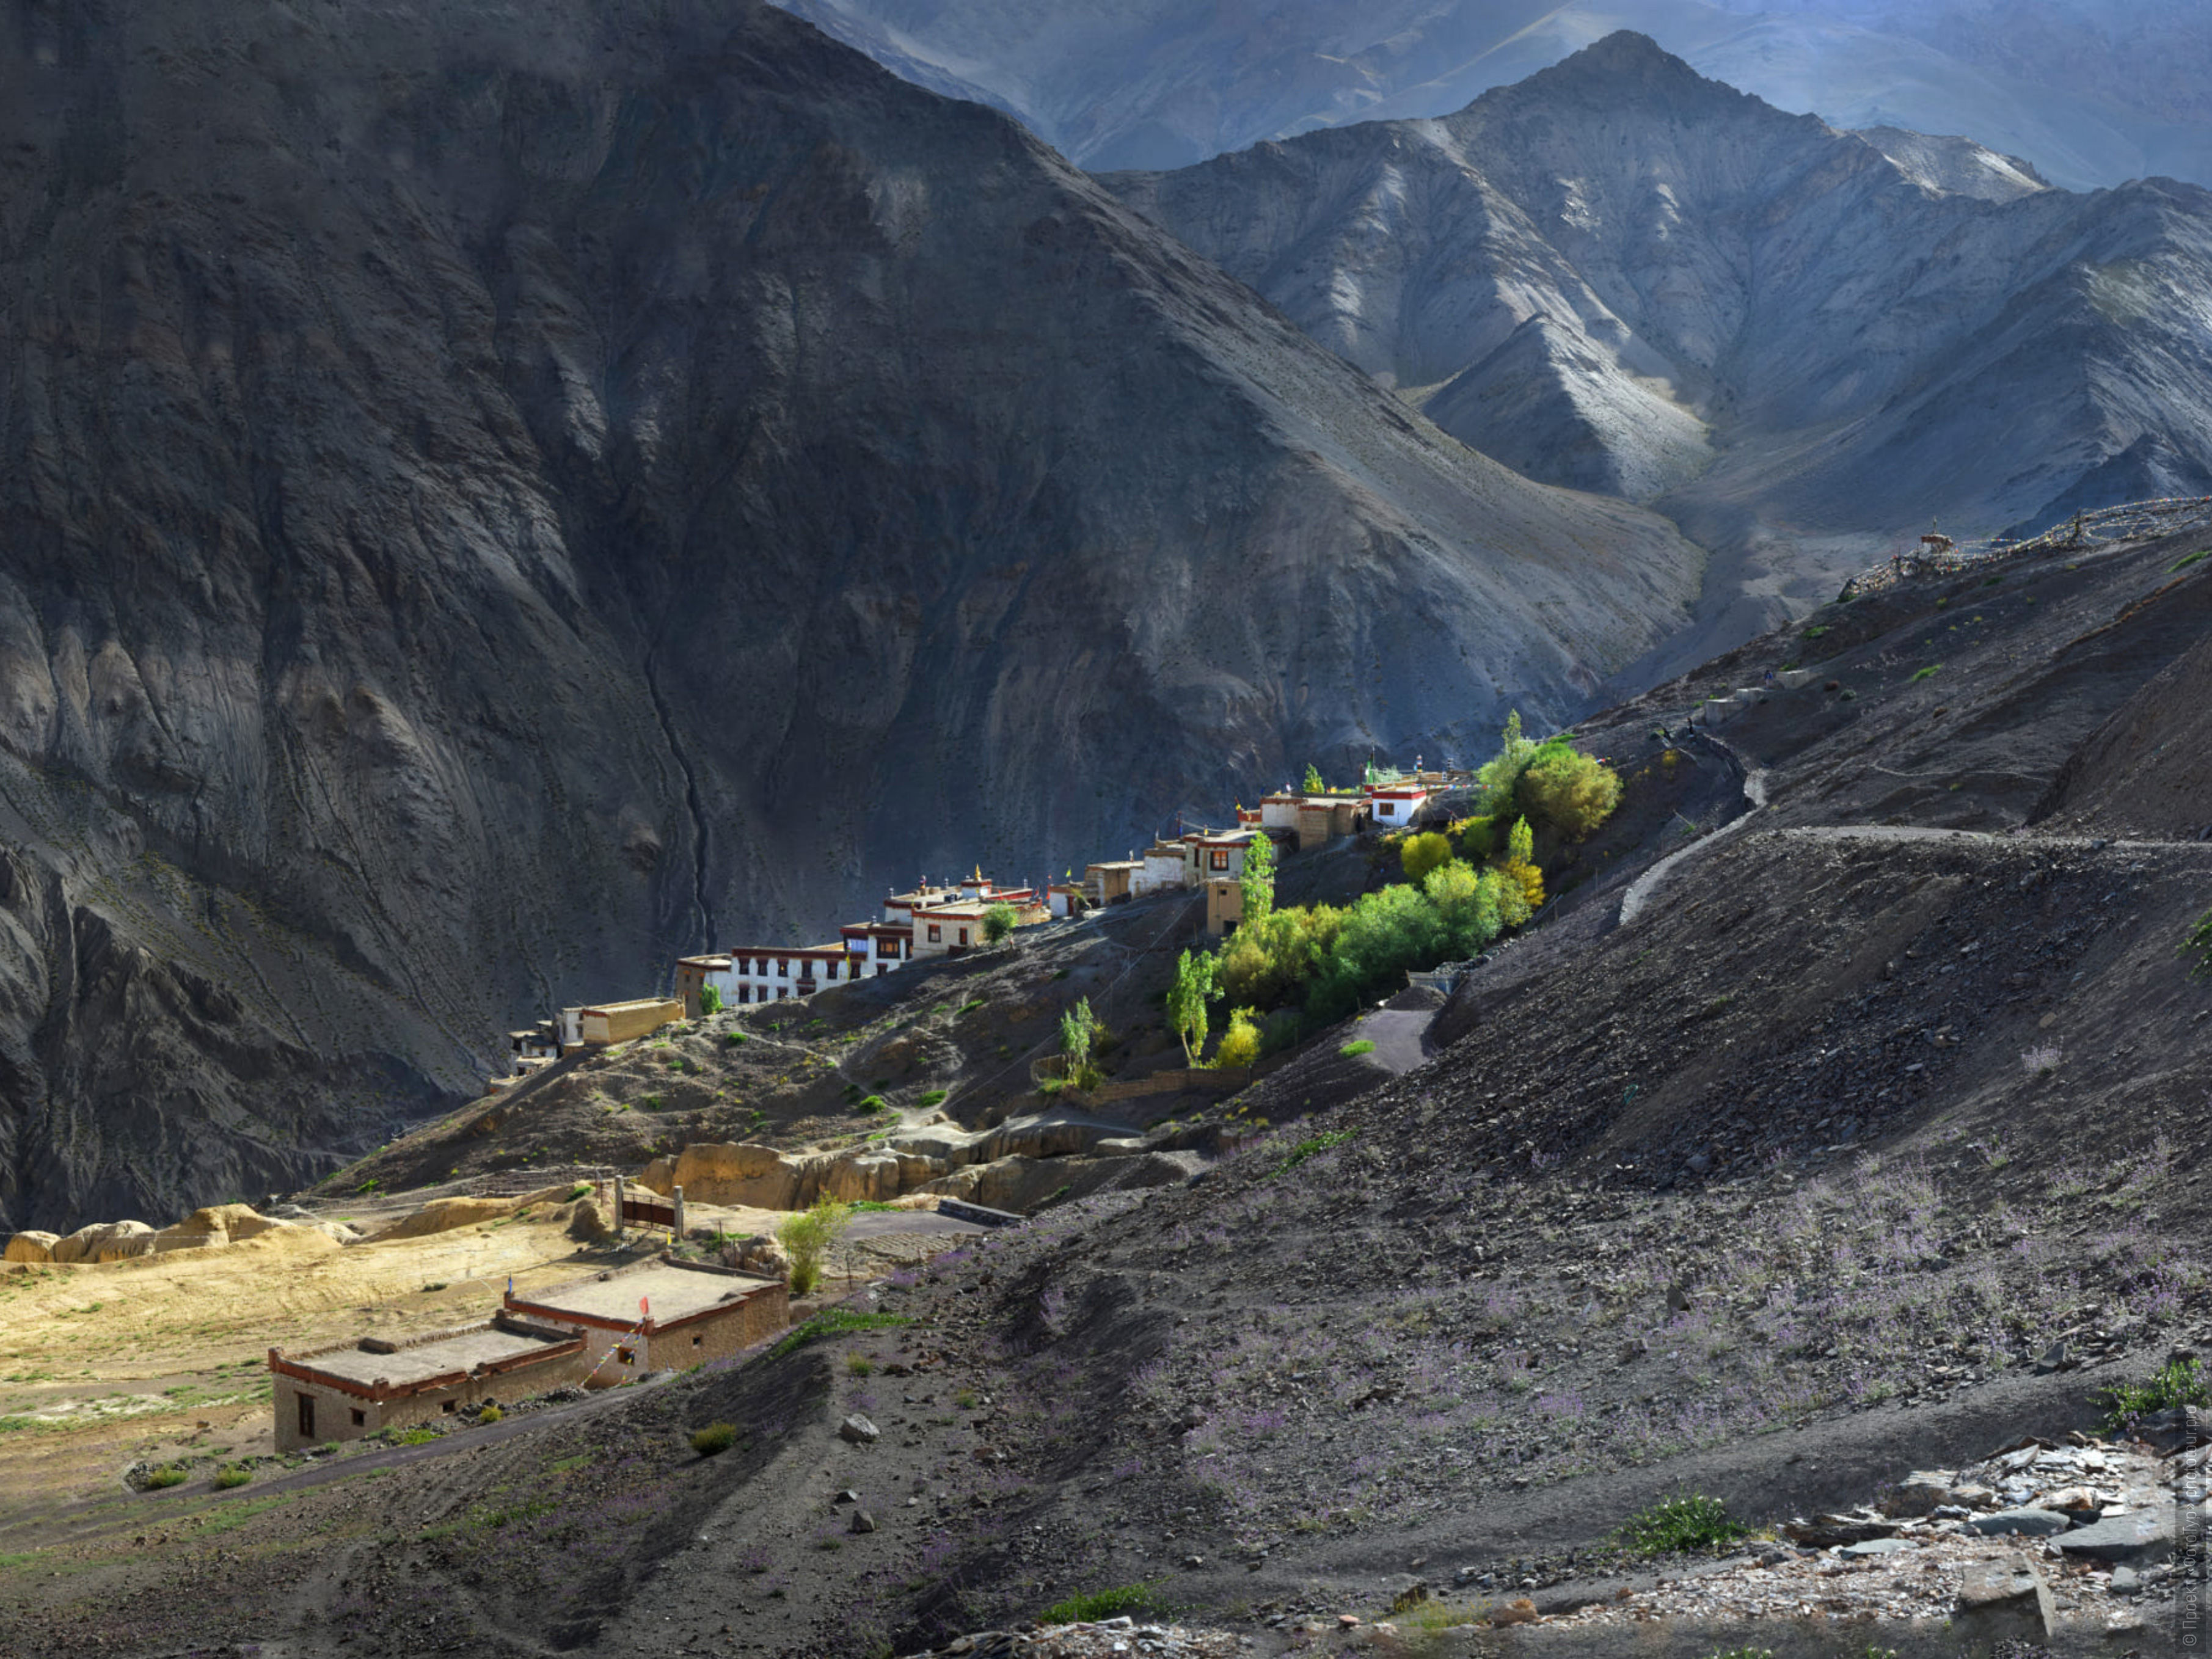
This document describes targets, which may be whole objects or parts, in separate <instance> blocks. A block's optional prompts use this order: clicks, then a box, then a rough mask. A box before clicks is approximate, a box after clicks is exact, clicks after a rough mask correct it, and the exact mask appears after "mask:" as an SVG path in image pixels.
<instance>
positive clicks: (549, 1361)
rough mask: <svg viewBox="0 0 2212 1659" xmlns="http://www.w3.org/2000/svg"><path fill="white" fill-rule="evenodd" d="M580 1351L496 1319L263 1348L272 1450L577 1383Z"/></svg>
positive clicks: (553, 1331) (551, 1333)
mask: <svg viewBox="0 0 2212 1659" xmlns="http://www.w3.org/2000/svg"><path fill="white" fill-rule="evenodd" d="M589 1346H590V1345H589V1343H588V1342H587V1341H586V1340H585V1338H584V1336H583V1335H582V1334H580V1332H578V1331H574V1330H567V1329H559V1328H554V1327H552V1326H550V1325H546V1324H541V1323H538V1322H535V1321H532V1320H530V1319H526V1318H522V1317H519V1316H516V1315H514V1314H513V1313H509V1312H502V1313H500V1314H496V1315H495V1316H493V1317H492V1318H490V1319H489V1320H486V1321H485V1322H483V1323H481V1324H477V1325H470V1326H465V1327H464V1328H461V1329H459V1330H453V1331H437V1332H433V1333H431V1334H428V1335H424V1336H417V1337H410V1338H404V1339H400V1340H386V1339H385V1338H383V1337H378V1336H365V1337H362V1339H361V1340H358V1341H356V1342H343V1343H338V1344H337V1345H335V1346H331V1347H326V1348H313V1349H309V1350H308V1351H307V1352H304V1353H287V1352H285V1351H284V1350H283V1349H282V1348H271V1349H270V1350H269V1370H270V1390H271V1393H270V1397H271V1399H272V1400H273V1401H274V1402H275V1407H276V1449H277V1450H278V1451H280V1452H287V1451H298V1450H300V1449H301V1448H302V1447H306V1446H319V1445H325V1444H327V1443H330V1442H331V1441H334V1440H358V1439H360V1438H361V1437H362V1436H363V1435H370V1434H375V1433H377V1432H378V1431H380V1430H384V1429H392V1428H405V1427H407V1426H409V1425H413V1424H416V1423H426V1422H428V1421H430V1420H432V1419H435V1418H438V1417H441V1416H450V1415H452V1414H453V1413H457V1412H459V1410H460V1408H461V1407H463V1406H465V1405H468V1404H469V1403H471V1401H481V1400H484V1399H488V1398H493V1397H495V1396H496V1395H500V1394H504V1395H507V1396H508V1397H510V1398H512V1397H513V1395H517V1394H520V1393H529V1394H543V1393H544V1392H545V1391H546V1390H547V1389H555V1388H558V1387H560V1386H561V1385H562V1383H575V1382H580V1381H581V1380H582V1379H583V1376H584V1374H585V1371H586V1370H587V1369H588V1361H587V1360H586V1351H587V1349H588V1348H589Z"/></svg>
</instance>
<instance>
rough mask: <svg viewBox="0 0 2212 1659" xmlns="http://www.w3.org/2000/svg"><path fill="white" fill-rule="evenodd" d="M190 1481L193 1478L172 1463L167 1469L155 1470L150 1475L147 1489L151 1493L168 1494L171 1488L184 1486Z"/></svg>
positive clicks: (147, 1480) (147, 1478) (147, 1479)
mask: <svg viewBox="0 0 2212 1659" xmlns="http://www.w3.org/2000/svg"><path fill="white" fill-rule="evenodd" d="M189 1479H191V1476H189V1475H188V1474H186V1473H185V1470H184V1469H183V1468H180V1467H179V1465H177V1464H174V1463H172V1464H170V1465H169V1466H168V1467H167V1468H161V1469H155V1471H154V1472H153V1473H152V1474H149V1475H148V1476H147V1477H146V1489H147V1490H148V1491H149V1492H166V1491H167V1490H168V1488H170V1487H171V1486H183V1485H184V1484H185V1481H186V1480H189Z"/></svg>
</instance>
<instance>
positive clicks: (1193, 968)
mask: <svg viewBox="0 0 2212 1659" xmlns="http://www.w3.org/2000/svg"><path fill="white" fill-rule="evenodd" d="M1219 975H1220V963H1219V962H1218V960H1217V959H1216V958H1214V957H1211V956H1207V955H1205V954H1203V953H1194V952H1192V951H1184V952H1183V953H1182V957H1181V958H1180V959H1178V960H1177V962H1176V972H1175V983H1174V984H1172V985H1170V987H1168V1026H1169V1028H1170V1030H1173V1031H1174V1032H1175V1034H1176V1036H1178V1037H1180V1038H1182V1057H1183V1061H1184V1063H1185V1064H1186V1065H1196V1064H1197V1063H1198V1062H1197V1058H1196V1056H1197V1054H1199V1053H1203V1052H1204V1050H1205V1048H1206V1026H1207V1023H1208V1022H1207V1019H1206V1004H1207V1003H1209V1002H1211V1001H1212V1000H1214V999H1215V998H1216V997H1218V996H1219V995H1220V994H1221V992H1220V989H1219Z"/></svg>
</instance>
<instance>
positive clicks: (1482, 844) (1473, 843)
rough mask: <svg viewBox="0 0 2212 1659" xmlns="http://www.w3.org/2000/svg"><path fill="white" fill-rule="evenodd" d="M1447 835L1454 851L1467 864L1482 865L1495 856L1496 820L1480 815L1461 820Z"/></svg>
mask: <svg viewBox="0 0 2212 1659" xmlns="http://www.w3.org/2000/svg"><path fill="white" fill-rule="evenodd" d="M1449 835H1450V836H1451V843H1452V847H1453V848H1454V850H1455V851H1456V852H1457V853H1458V854H1459V855H1460V856H1461V857H1462V858H1463V859H1465V860H1467V861H1468V863H1469V864H1482V863H1486V862H1487V861H1488V860H1491V859H1492V858H1494V857H1496V856H1497V854H1498V820H1497V818H1496V817H1486V816H1483V815H1480V814H1478V815H1477V816H1475V817H1471V818H1462V819H1460V820H1459V822H1458V823H1455V824H1453V825H1452V827H1451V829H1450V830H1449Z"/></svg>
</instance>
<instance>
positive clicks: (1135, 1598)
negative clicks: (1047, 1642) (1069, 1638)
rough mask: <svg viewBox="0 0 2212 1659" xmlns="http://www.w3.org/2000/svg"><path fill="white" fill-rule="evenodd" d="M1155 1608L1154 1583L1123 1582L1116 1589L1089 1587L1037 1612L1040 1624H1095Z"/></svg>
mask: <svg viewBox="0 0 2212 1659" xmlns="http://www.w3.org/2000/svg"><path fill="white" fill-rule="evenodd" d="M1151 1609H1152V1586H1151V1585H1150V1584H1122V1585H1119V1586H1117V1587H1116V1588H1115V1589H1100V1590H1085V1591H1084V1592H1082V1593H1081V1594H1079V1595H1071V1596H1069V1597H1068V1598H1067V1599H1066V1601H1055V1602H1054V1603H1053V1604H1052V1605H1051V1606H1050V1607H1047V1608H1046V1609H1045V1610H1044V1611H1043V1612H1042V1613H1039V1614H1037V1623H1039V1624H1040V1625H1084V1624H1091V1623H1093V1622H1095V1621H1096V1620H1101V1619H1118V1618H1120V1617H1121V1615H1122V1614H1123V1613H1146V1612H1149V1611H1151Z"/></svg>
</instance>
